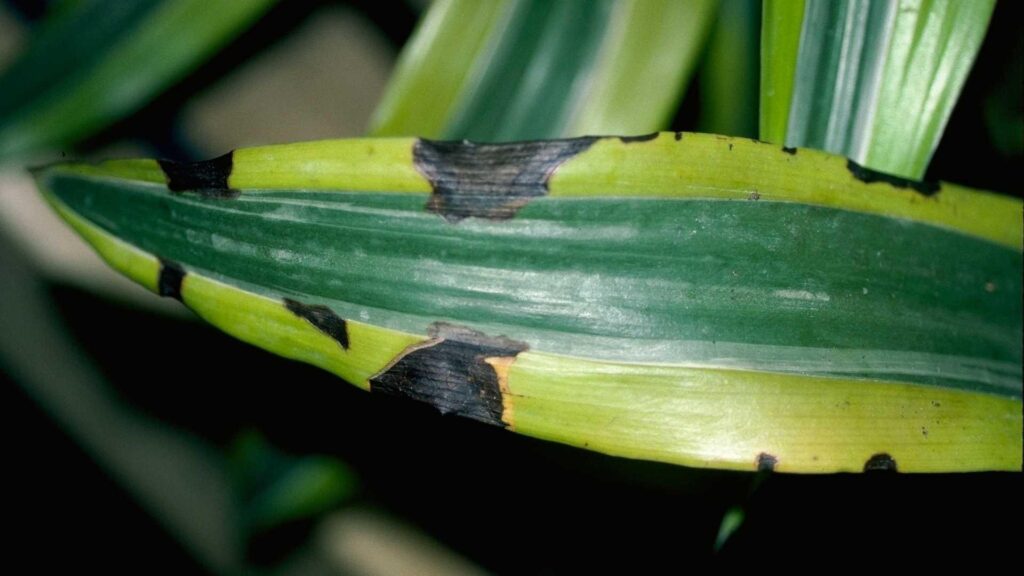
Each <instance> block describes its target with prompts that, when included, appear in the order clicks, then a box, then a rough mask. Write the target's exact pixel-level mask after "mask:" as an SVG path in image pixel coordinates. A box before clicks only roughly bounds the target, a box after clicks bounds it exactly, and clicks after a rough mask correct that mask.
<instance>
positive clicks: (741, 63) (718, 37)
mask: <svg viewBox="0 0 1024 576" xmlns="http://www.w3.org/2000/svg"><path fill="white" fill-rule="evenodd" d="M760 7H761V2H760V1H759V0H723V2H722V3H721V6H720V7H719V9H718V18H717V19H716V20H715V25H714V26H713V27H712V30H711V39H710V41H709V42H708V47H707V56H706V57H705V59H704V64H703V65H702V66H701V71H700V89H701V93H700V118H699V119H698V127H699V128H700V131H701V132H709V133H712V134H728V135H729V136H748V137H750V138H755V137H757V129H758V108H757V107H758V102H757V97H758V63H759V58H760V44H759V42H758V39H759V29H760V25H761V11H760Z"/></svg>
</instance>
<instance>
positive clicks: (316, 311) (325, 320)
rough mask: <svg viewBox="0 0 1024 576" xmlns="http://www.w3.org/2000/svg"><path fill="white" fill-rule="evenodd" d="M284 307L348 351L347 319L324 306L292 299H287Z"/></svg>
mask: <svg viewBox="0 0 1024 576" xmlns="http://www.w3.org/2000/svg"><path fill="white" fill-rule="evenodd" d="M284 305H285V307H286V308H288V310H290V311H291V312H292V313H293V314H295V315H296V316H298V317H299V318H302V319H304V320H306V321H307V322H309V323H310V324H312V325H313V326H315V327H316V329H317V330H319V331H321V332H323V333H324V334H326V335H328V336H330V337H331V338H333V339H334V340H335V341H337V342H338V344H341V347H342V348H344V349H345V350H348V325H347V324H346V323H345V319H344V318H342V317H340V316H338V315H337V314H335V313H334V311H333V310H331V309H330V308H328V307H327V306H324V305H323V304H303V303H302V302H299V301H298V300H292V299H291V298H285V299H284Z"/></svg>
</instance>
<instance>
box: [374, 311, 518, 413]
mask: <svg viewBox="0 0 1024 576" xmlns="http://www.w3.org/2000/svg"><path fill="white" fill-rule="evenodd" d="M428 334H429V335H430V337H431V339H430V340H428V341H426V342H421V343H419V344H415V345H413V346H410V347H409V348H407V349H406V350H405V351H403V352H402V354H400V355H399V356H398V357H397V358H396V359H395V360H393V361H392V362H391V364H390V365H389V366H388V367H386V368H384V370H382V371H381V372H380V373H378V374H376V375H374V376H373V377H371V378H370V391H371V392H380V393H383V394H388V395H391V396H399V397H403V398H408V399H412V400H417V401H419V402H426V403H427V404H430V405H431V406H433V407H434V408H436V409H437V410H438V411H439V412H441V414H456V415H458V416H463V417H466V418H472V419H474V420H478V421H480V422H485V423H487V424H494V425H496V426H506V425H510V424H511V423H510V422H508V421H507V420H506V419H505V418H503V414H504V412H505V405H504V397H503V394H502V382H501V380H502V378H503V376H502V374H499V368H500V367H502V366H503V367H504V369H505V370H507V367H508V365H510V364H511V362H512V361H513V360H514V359H515V357H516V356H517V355H518V354H519V353H520V352H523V351H525V350H526V349H527V348H528V346H527V345H526V344H525V343H523V342H518V341H515V340H511V339H509V338H505V337H503V336H496V337H495V336H488V335H486V334H483V333H481V332H477V331H476V330H473V329H471V328H466V327H463V326H456V325H452V324H447V323H443V322H438V323H435V324H433V325H431V327H430V329H429V331H428Z"/></svg>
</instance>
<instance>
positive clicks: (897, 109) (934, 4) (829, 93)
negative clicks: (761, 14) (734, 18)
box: [761, 0, 994, 179]
mask: <svg viewBox="0 0 1024 576" xmlns="http://www.w3.org/2000/svg"><path fill="white" fill-rule="evenodd" d="M993 7H994V0H979V1H977V2H957V1H953V0H896V1H892V2H890V1H887V0H839V1H835V2H832V1H824V0H808V1H807V2H806V4H805V5H804V8H803V10H800V9H799V8H798V7H797V5H796V4H786V3H775V2H768V3H767V5H766V10H765V18H764V38H763V48H762V50H763V53H764V54H765V57H764V59H763V60H762V63H763V64H764V65H765V69H764V71H763V75H762V82H763V84H762V94H763V96H764V97H765V101H764V102H763V104H762V109H761V110H762V112H761V114H762V118H761V120H762V122H761V127H762V138H764V139H767V140H771V141H782V142H784V143H785V145H787V146H790V147H796V146H806V147H813V148H819V149H823V150H828V151H830V152H835V153H838V154H843V155H846V156H848V157H850V158H852V159H854V160H856V161H857V162H859V163H861V164H864V165H866V166H869V167H871V168H873V169H876V170H880V171H883V172H886V173H891V174H896V175H900V176H903V177H907V178H914V179H919V178H921V177H922V176H923V174H924V172H925V169H926V168H927V166H928V162H929V160H930V159H931V155H932V153H933V152H934V150H935V148H936V146H937V145H938V142H939V139H940V138H941V136H942V131H943V129H944V128H945V125H946V122H947V120H948V119H949V115H950V114H951V113H952V110H953V105H954V104H955V103H956V99H957V97H958V96H959V93H960V90H961V88H962V87H963V83H964V81H965V80H966V78H967V73H968V72H969V71H970V67H971V64H972V63H973V61H974V57H975V56H976V54H977V51H978V49H979V48H980V45H981V41H982V39H983V38H984V34H985V30H986V28H987V26H988V21H989V18H990V17H991V14H992V9H993ZM801 20H802V23H801V24H800V30H801V32H800V42H799V50H798V52H797V53H796V54H794V53H793V52H792V46H793V44H792V43H793V38H794V35H793V30H794V28H795V25H796V23H797V22H798V21H801ZM794 64H795V73H792V76H791V72H790V70H791V69H793V67H794ZM790 77H792V78H793V80H792V95H791V96H790V98H789V101H788V111H785V112H784V109H785V107H786V106H787V102H786V101H785V93H786V90H787V89H789V87H790V83H789V82H788V79H789V78H790ZM784 117H785V133H784V137H783V135H782V134H781V133H780V127H781V126H782V125H783V118H784Z"/></svg>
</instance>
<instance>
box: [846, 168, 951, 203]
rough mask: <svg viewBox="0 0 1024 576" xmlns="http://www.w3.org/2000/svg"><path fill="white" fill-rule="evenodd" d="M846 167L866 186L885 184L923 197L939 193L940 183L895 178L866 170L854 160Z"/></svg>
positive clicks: (869, 169)
mask: <svg viewBox="0 0 1024 576" xmlns="http://www.w3.org/2000/svg"><path fill="white" fill-rule="evenodd" d="M846 167H847V169H849V170H850V173H851V174H853V177H854V178H856V179H857V180H860V181H861V182H864V183H865V184H874V183H875V182H884V183H886V184H890V185H892V186H895V187H897V188H909V189H911V190H914V191H915V192H917V193H919V194H921V195H922V196H933V195H935V193H936V192H938V191H939V183H938V182H922V181H920V180H910V179H909V178H903V177H902V176H893V175H892V174H886V173H884V172H878V171H877V170H872V169H871V168H865V167H864V166H861V165H860V164H857V163H856V162H854V161H853V160H847V161H846Z"/></svg>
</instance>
